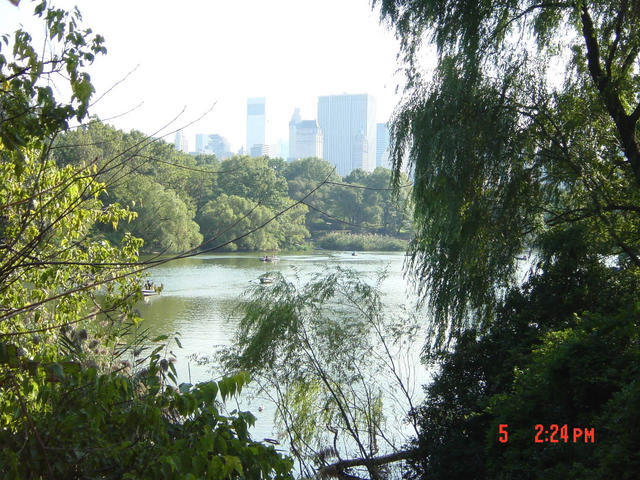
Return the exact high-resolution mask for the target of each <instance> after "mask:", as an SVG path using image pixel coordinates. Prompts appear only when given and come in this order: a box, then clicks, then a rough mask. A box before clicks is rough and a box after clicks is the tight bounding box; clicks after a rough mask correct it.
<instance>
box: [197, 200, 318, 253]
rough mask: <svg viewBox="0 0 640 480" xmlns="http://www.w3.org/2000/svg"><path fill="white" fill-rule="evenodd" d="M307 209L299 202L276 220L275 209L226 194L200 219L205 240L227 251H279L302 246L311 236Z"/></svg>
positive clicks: (207, 207) (212, 202) (212, 201)
mask: <svg viewBox="0 0 640 480" xmlns="http://www.w3.org/2000/svg"><path fill="white" fill-rule="evenodd" d="M292 203H293V202H291V204H292ZM306 211H307V209H306V207H305V206H304V205H296V206H294V207H293V208H291V209H290V210H288V211H286V212H284V213H283V214H282V215H280V216H279V217H278V218H276V219H274V216H275V212H274V211H273V210H271V209H270V208H268V207H266V206H264V205H261V204H257V203H255V202H252V201H251V200H249V199H247V198H243V197H239V196H237V195H226V194H222V195H220V196H219V197H218V198H216V199H215V200H211V201H210V202H208V203H207V204H206V205H205V206H204V207H203V208H202V213H201V214H200V215H199V216H198V218H197V221H198V223H199V224H200V227H201V229H202V232H203V234H204V237H205V239H207V241H209V240H215V244H216V245H223V248H224V249H225V250H231V251H234V250H238V249H239V250H262V251H276V250H280V249H283V248H295V247H298V246H300V245H302V243H303V242H304V240H305V239H306V238H307V237H308V236H309V232H308V231H307V229H306V228H305V226H304V216H305V213H306Z"/></svg>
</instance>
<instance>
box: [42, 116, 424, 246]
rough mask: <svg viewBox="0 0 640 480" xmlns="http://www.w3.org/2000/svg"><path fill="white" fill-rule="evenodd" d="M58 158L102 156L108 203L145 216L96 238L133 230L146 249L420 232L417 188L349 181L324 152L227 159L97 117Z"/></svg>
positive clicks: (64, 140)
mask: <svg viewBox="0 0 640 480" xmlns="http://www.w3.org/2000/svg"><path fill="white" fill-rule="evenodd" d="M53 157H54V158H55V160H56V162H57V163H58V165H60V166H64V165H79V164H81V162H82V161H83V159H87V158H91V159H95V163H96V165H97V166H98V167H99V169H100V173H99V174H98V177H97V178H98V179H99V180H100V181H101V182H103V183H104V184H105V185H106V187H107V190H108V193H104V194H102V195H101V197H100V198H101V200H102V201H103V203H104V204H106V205H119V206H123V207H127V208H128V209H130V210H131V211H132V212H135V214H136V215H135V216H134V217H132V219H131V220H130V221H128V222H120V223H119V224H118V225H117V228H109V226H102V227H100V228H98V229H97V232H96V234H97V236H99V237H104V238H108V239H110V240H113V241H120V239H122V238H123V237H124V236H125V235H126V234H131V235H134V236H136V237H138V238H141V239H143V240H144V244H143V246H142V250H143V251H145V252H166V253H178V252H185V251H188V250H191V249H195V248H198V247H200V246H202V248H203V249H217V250H222V251H235V250H259V251H276V250H296V249H301V248H308V246H309V241H310V239H311V241H314V240H315V239H316V238H318V237H319V236H320V235H321V234H322V233H326V232H328V231H344V232H345V233H375V234H380V235H387V236H393V237H399V236H401V237H404V238H406V237H407V236H408V235H409V233H410V231H411V221H410V218H409V215H408V214H407V206H408V202H409V200H408V198H409V188H403V189H401V190H400V191H399V193H398V194H397V195H395V196H394V194H393V192H392V190H391V172H390V171H389V170H386V169H382V168H378V169H376V170H375V171H374V172H371V173H367V172H364V171H360V170H357V171H355V172H353V173H352V174H351V175H350V176H349V177H347V178H346V179H345V182H344V183H343V182H342V179H341V178H340V177H339V176H338V175H337V174H336V173H335V172H334V171H333V170H334V168H333V166H331V165H330V164H329V163H328V162H325V161H323V160H319V159H316V158H307V159H303V160H296V161H293V162H291V163H286V162H284V161H282V160H280V159H268V158H249V157H240V156H235V157H232V158H230V159H227V160H225V161H222V162H219V161H218V160H217V159H216V158H215V156H213V155H196V156H195V157H193V156H191V155H187V154H184V153H182V152H177V151H176V150H175V149H174V148H173V146H172V145H169V144H167V143H166V142H164V141H161V140H157V139H150V138H147V137H145V136H144V135H142V134H141V133H139V132H135V131H133V132H131V133H125V132H122V131H119V130H116V129H115V128H113V127H110V126H108V125H105V124H103V123H100V122H99V121H97V120H94V121H92V122H90V123H89V124H88V125H86V126H83V127H81V128H78V129H75V130H73V131H69V132H65V133H63V134H61V135H59V136H58V137H57V139H56V142H55V144H54V147H53ZM402 181H403V182H404V183H403V184H404V185H408V183H409V181H408V179H407V178H406V177H403V179H402ZM298 201H300V202H301V203H298V204H296V202H298ZM262 227H264V228H262ZM314 243H315V242H314ZM395 243H396V244H399V243H400V242H395ZM369 245H370V247H371V248H376V247H377V245H378V243H372V242H369ZM358 248H359V249H361V248H360V247H358ZM397 248H398V247H396V249H397ZM402 248H404V247H402Z"/></svg>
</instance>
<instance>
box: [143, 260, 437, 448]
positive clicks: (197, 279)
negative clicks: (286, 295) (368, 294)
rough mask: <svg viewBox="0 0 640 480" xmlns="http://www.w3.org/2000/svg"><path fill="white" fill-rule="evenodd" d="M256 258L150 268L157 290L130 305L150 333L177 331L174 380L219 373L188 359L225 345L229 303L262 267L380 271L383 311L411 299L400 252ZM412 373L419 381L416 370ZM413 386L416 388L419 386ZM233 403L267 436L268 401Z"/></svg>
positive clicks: (300, 271)
mask: <svg viewBox="0 0 640 480" xmlns="http://www.w3.org/2000/svg"><path fill="white" fill-rule="evenodd" d="M259 257H260V255H259V254H258V253H223V254H215V255H202V256H197V257H192V258H187V259H181V260H175V261H172V262H170V263H167V264H164V265H162V266H159V267H156V268H153V269H151V270H150V272H151V279H152V280H153V281H154V282H155V283H156V284H160V283H162V284H163V285H164V289H163V290H162V293H161V294H160V295H157V296H153V297H147V298H146V299H145V301H144V303H143V302H141V303H140V304H139V305H138V307H137V308H138V309H139V311H140V314H141V316H142V318H143V319H144V322H143V325H144V326H145V327H148V328H149V329H150V331H151V334H152V335H154V336H155V335H162V334H166V335H169V337H170V338H173V337H174V334H175V333H176V332H179V333H180V337H179V339H180V342H181V344H182V347H183V348H178V346H177V345H176V344H175V343H172V344H171V345H170V346H169V349H170V350H171V351H172V352H173V353H174V354H175V356H176V357H177V362H176V370H177V372H178V378H179V382H190V383H196V382H202V381H206V380H211V379H218V378H219V375H218V374H216V372H215V371H214V370H213V368H212V366H211V365H210V364H206V363H204V364H203V363H200V362H198V361H197V360H196V357H197V358H206V357H210V356H211V355H212V354H213V353H214V352H215V350H216V348H217V347H219V346H221V345H229V344H230V343H231V340H232V338H233V335H234V331H235V328H236V325H237V323H238V315H239V314H238V312H237V311H234V307H235V306H236V305H237V301H238V299H239V298H240V297H241V295H242V294H243V292H245V291H246V290H247V289H248V288H249V287H250V286H252V285H256V284H258V283H259V281H258V277H259V276H260V275H262V274H264V273H265V272H268V271H277V272H280V273H281V274H282V275H283V276H284V277H285V278H286V279H292V280H293V279H294V278H296V277H297V278H299V279H300V281H302V282H304V281H305V280H308V279H310V278H312V277H313V275H315V274H317V273H319V272H323V271H329V270H330V269H331V268H333V267H335V266H338V265H339V266H341V267H348V268H351V269H353V270H355V271H356V272H358V273H359V274H360V275H361V278H362V279H365V280H366V281H367V282H369V280H370V281H371V283H372V284H373V283H374V282H375V281H376V279H377V276H378V274H379V273H380V272H381V271H383V270H386V272H387V276H386V278H385V280H384V282H383V283H382V285H381V290H382V294H383V301H384V303H385V308H386V309H387V310H388V312H389V313H391V314H393V313H394V312H395V311H399V309H400V308H401V307H402V306H403V305H409V306H410V305H412V304H413V303H414V302H415V297H414V296H413V295H412V294H411V288H410V286H409V283H408V282H407V280H405V279H404V276H403V268H402V267H403V263H404V260H405V256H404V254H403V253H382V252H358V253H357V255H356V256H353V255H352V253H351V252H324V251H321V252H313V253H309V252H306V253H297V254H288V255H286V254H284V255H281V256H280V261H279V262H277V263H268V262H261V261H259ZM261 288H270V287H269V286H268V285H265V286H263V287H261ZM418 363H419V362H418V360H417V352H416V364H418ZM419 377H420V378H425V376H424V374H419ZM416 388H417V390H420V385H416ZM234 407H235V406H234ZM240 407H241V408H242V409H248V410H251V412H252V413H253V414H254V415H256V417H258V420H257V422H256V428H255V430H254V432H253V437H254V438H256V439H258V440H261V439H262V438H265V437H269V438H273V437H274V432H273V412H274V410H273V408H272V406H271V405H269V403H268V401H266V400H264V399H260V398H254V399H246V398H244V399H243V400H242V401H241V404H240ZM258 407H264V409H263V411H262V412H259V411H258Z"/></svg>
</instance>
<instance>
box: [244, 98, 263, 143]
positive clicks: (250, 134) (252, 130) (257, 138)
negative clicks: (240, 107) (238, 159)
mask: <svg viewBox="0 0 640 480" xmlns="http://www.w3.org/2000/svg"><path fill="white" fill-rule="evenodd" d="M264 144H265V99H264V97H260V98H248V99H247V152H251V149H252V148H253V147H255V146H256V145H264Z"/></svg>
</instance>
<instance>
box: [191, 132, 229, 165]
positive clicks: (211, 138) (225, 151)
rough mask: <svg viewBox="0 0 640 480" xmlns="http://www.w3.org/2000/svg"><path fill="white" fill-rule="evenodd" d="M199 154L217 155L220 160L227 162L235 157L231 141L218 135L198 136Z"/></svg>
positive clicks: (203, 134) (197, 147)
mask: <svg viewBox="0 0 640 480" xmlns="http://www.w3.org/2000/svg"><path fill="white" fill-rule="evenodd" d="M198 153H208V154H211V155H215V156H216V158H217V159H218V160H225V159H227V158H229V157H231V156H232V155H233V153H232V152H231V146H230V144H229V140H227V139H226V138H224V137H223V136H222V135H218V134H217V133H213V134H210V133H198V134H196V154H198Z"/></svg>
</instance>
